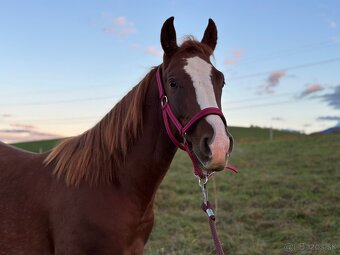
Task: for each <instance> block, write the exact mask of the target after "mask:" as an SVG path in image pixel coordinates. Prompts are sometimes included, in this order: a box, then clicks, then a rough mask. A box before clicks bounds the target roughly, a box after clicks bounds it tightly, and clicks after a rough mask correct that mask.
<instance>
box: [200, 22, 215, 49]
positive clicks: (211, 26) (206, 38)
mask: <svg viewBox="0 0 340 255" xmlns="http://www.w3.org/2000/svg"><path fill="white" fill-rule="evenodd" d="M201 42H202V43H204V44H206V45H208V46H209V47H210V48H211V49H212V50H213V51H214V50H215V47H216V44H217V28H216V25H215V22H214V21H213V20H212V19H209V23H208V26H207V28H206V29H205V32H204V35H203V39H202V41H201Z"/></svg>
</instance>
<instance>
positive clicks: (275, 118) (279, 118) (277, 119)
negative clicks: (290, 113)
mask: <svg viewBox="0 0 340 255" xmlns="http://www.w3.org/2000/svg"><path fill="white" fill-rule="evenodd" d="M272 120H274V121H285V120H284V119H283V118H281V117H273V118H272Z"/></svg>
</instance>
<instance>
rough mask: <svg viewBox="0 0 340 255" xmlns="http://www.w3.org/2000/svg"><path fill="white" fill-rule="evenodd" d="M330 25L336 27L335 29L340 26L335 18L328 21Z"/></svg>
mask: <svg viewBox="0 0 340 255" xmlns="http://www.w3.org/2000/svg"><path fill="white" fill-rule="evenodd" d="M328 25H329V27H330V28H334V29H335V28H337V27H338V25H337V24H336V22H335V21H334V20H330V21H329V22H328Z"/></svg>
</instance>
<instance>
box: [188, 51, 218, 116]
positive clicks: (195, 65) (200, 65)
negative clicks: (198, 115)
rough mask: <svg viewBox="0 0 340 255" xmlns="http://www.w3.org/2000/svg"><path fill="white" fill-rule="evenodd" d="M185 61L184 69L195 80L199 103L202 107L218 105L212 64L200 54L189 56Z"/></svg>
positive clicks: (194, 84)
mask: <svg viewBox="0 0 340 255" xmlns="http://www.w3.org/2000/svg"><path fill="white" fill-rule="evenodd" d="M185 62H186V64H185V65H184V71H185V72H186V73H187V74H188V75H189V76H190V78H191V80H192V82H193V86H194V88H195V93H196V98H197V103H198V104H199V105H200V107H201V109H204V108H207V107H217V103H216V97H215V92H214V87H213V84H212V80H211V72H212V65H211V64H210V63H208V62H207V61H205V60H203V59H202V58H200V57H198V56H195V57H190V58H187V59H186V60H185Z"/></svg>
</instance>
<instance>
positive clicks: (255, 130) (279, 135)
mask: <svg viewBox="0 0 340 255" xmlns="http://www.w3.org/2000/svg"><path fill="white" fill-rule="evenodd" d="M229 130H230V132H231V134H232V135H233V137H234V139H235V141H236V143H242V142H254V141H264V140H269V139H270V132H272V138H273V139H287V138H295V137H300V136H303V135H301V134H297V133H292V132H288V131H281V130H272V131H270V129H267V128H259V127H251V128H245V127H230V128H229ZM59 141H60V140H58V139H52V140H43V141H32V142H23V143H14V144H12V145H13V146H15V147H18V148H20V149H23V150H28V151H31V152H44V151H48V150H50V149H52V148H53V147H54V146H55V145H56V144H57V143H58V142H59Z"/></svg>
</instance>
